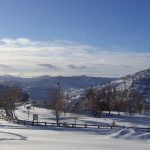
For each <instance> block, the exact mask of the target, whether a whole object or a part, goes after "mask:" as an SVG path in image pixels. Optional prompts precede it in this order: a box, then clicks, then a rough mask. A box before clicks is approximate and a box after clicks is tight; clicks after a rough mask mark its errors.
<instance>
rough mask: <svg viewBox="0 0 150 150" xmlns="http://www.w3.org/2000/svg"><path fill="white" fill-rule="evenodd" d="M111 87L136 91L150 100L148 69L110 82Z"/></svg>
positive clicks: (149, 75)
mask: <svg viewBox="0 0 150 150" xmlns="http://www.w3.org/2000/svg"><path fill="white" fill-rule="evenodd" d="M112 84H113V85H116V86H118V87H119V88H120V89H124V88H127V89H131V88H132V89H136V90H138V91H139V92H141V93H142V94H143V96H144V97H145V98H147V99H148V100H150V69H147V70H143V71H140V72H137V73H135V74H132V75H127V76H125V77H122V78H120V79H117V80H116V81H113V82H112Z"/></svg>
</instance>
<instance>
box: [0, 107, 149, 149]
mask: <svg viewBox="0 0 150 150" xmlns="http://www.w3.org/2000/svg"><path fill="white" fill-rule="evenodd" d="M32 113H38V114H39V117H40V120H45V121H48V120H49V121H55V120H54V116H53V115H52V114H51V113H52V111H51V110H48V109H44V108H34V110H31V114H32ZM16 114H17V116H19V117H20V118H24V119H27V112H26V109H25V108H24V107H20V108H19V109H18V110H17V111H16ZM122 115H123V114H122ZM67 116H68V118H69V119H68V120H67V121H68V122H71V121H72V120H71V114H67ZM114 116H115V118H116V120H115V121H117V119H118V120H119V119H120V120H121V119H124V120H123V121H122V120H121V121H120V123H121V122H122V124H123V123H125V119H127V118H122V117H120V118H117V117H116V115H115V113H114ZM124 117H126V116H125V114H124ZM137 117H138V116H137ZM61 118H62V120H61V121H66V120H65V118H63V115H62V116H61ZM79 118H80V120H79V122H86V121H87V122H88V123H90V122H91V123H94V122H95V123H96V124H97V123H111V121H112V118H110V117H105V118H101V119H99V118H93V117H90V116H85V115H81V116H79ZM142 118H143V119H142ZM30 119H31V120H32V117H30ZM113 119H114V118H113ZM144 119H145V118H144V116H142V117H141V118H140V119H139V120H143V121H144ZM127 122H128V121H127ZM117 123H119V122H117ZM139 123H140V121H139ZM144 123H145V122H144ZM144 123H143V126H144ZM141 125H142V124H141ZM145 125H146V126H148V124H147V122H146V123H145ZM149 125H150V124H149ZM149 146H150V133H149V132H142V131H136V130H135V129H121V130H119V129H102V128H100V129H96V128H95V129H94V128H93V129H92V128H58V127H31V126H23V125H18V124H14V123H11V122H8V121H5V120H3V119H0V147H1V149H2V150H10V149H11V150H20V149H21V150H27V149H33V150H41V149H43V150H49V149H51V150H77V149H78V150H128V149H135V150H141V149H142V150H149Z"/></svg>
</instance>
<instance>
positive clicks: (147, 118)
mask: <svg viewBox="0 0 150 150" xmlns="http://www.w3.org/2000/svg"><path fill="white" fill-rule="evenodd" d="M33 114H38V117H39V121H41V122H43V121H44V122H56V121H55V120H56V119H55V116H54V115H53V112H52V111H51V110H49V109H45V108H38V107H34V109H33V108H32V109H31V110H30V117H29V120H31V121H32V120H33ZM16 116H17V117H18V118H19V119H23V120H28V110H27V109H26V108H25V107H23V106H22V107H20V108H18V109H17V110H16ZM113 121H115V123H116V125H121V126H134V127H149V128H150V114H148V115H139V114H135V115H134V116H131V117H130V116H129V115H128V114H126V113H121V116H118V115H117V113H116V112H112V115H108V113H107V112H105V113H103V115H102V116H101V118H97V117H92V116H90V115H89V116H88V115H78V119H77V123H86V124H99V125H109V124H111V123H112V122H113ZM60 122H66V123H74V119H73V115H72V114H69V113H68V114H67V115H66V117H65V115H64V114H63V113H62V114H61V116H60Z"/></svg>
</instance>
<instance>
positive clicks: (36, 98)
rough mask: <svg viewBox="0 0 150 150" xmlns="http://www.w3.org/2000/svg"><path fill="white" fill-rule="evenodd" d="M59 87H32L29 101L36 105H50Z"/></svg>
mask: <svg viewBox="0 0 150 150" xmlns="http://www.w3.org/2000/svg"><path fill="white" fill-rule="evenodd" d="M56 90H58V88H56V87H53V88H31V89H30V98H29V102H30V103H31V104H32V105H34V106H49V105H50V103H51V101H52V99H53V97H54V94H55V92H56Z"/></svg>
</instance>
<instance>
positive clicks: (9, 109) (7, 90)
mask: <svg viewBox="0 0 150 150" xmlns="http://www.w3.org/2000/svg"><path fill="white" fill-rule="evenodd" d="M18 95H19V94H18V88H17V86H9V87H8V86H7V87H4V88H3V90H1V93H0V98H1V105H2V107H3V108H4V110H5V113H6V116H8V117H11V118H15V117H16V116H15V102H16V101H17V99H18Z"/></svg>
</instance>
